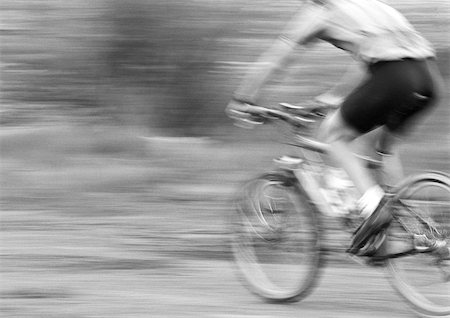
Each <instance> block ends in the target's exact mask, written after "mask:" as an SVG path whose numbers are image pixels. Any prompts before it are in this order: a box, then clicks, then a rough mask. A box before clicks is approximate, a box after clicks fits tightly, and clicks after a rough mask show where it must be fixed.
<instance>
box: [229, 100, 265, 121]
mask: <svg viewBox="0 0 450 318" xmlns="http://www.w3.org/2000/svg"><path fill="white" fill-rule="evenodd" d="M260 108H261V107H258V106H253V105H250V104H247V103H243V102H239V101H236V100H232V101H231V102H230V103H229V104H228V106H227V108H226V109H225V113H226V114H227V115H228V117H230V118H231V119H233V120H234V122H235V124H236V125H237V126H239V127H243V128H253V127H254V126H255V125H258V124H261V123H262V122H263V120H262V118H260V117H258V116H257V114H258V113H260V112H259V109H260Z"/></svg>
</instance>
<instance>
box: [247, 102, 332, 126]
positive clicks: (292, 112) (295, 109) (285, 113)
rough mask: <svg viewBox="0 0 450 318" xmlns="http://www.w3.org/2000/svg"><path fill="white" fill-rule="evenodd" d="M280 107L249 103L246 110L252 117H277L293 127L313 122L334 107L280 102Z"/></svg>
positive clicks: (265, 118)
mask: <svg viewBox="0 0 450 318" xmlns="http://www.w3.org/2000/svg"><path fill="white" fill-rule="evenodd" d="M280 107H281V108H282V109H284V110H278V109H272V108H266V107H261V106H253V105H249V108H248V110H247V111H246V112H247V113H248V114H250V115H251V116H253V117H255V118H254V119H256V120H258V119H262V120H264V121H267V120H272V119H279V120H282V121H285V122H286V123H288V124H290V125H292V126H295V127H304V126H307V125H308V124H311V123H314V122H315V121H316V119H317V118H319V117H324V116H325V114H326V111H328V110H329V109H331V108H334V107H332V106H328V105H326V106H321V105H319V106H313V107H304V106H295V105H291V104H287V103H282V104H280Z"/></svg>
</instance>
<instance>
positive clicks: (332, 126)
mask: <svg viewBox="0 0 450 318" xmlns="http://www.w3.org/2000/svg"><path fill="white" fill-rule="evenodd" d="M361 135H362V134H361V133H360V132H359V131H358V130H356V129H355V128H353V127H351V126H350V125H348V124H347V123H346V122H345V120H344V118H343V117H342V113H341V110H337V111H336V112H334V113H333V114H332V115H330V116H329V117H328V118H326V119H325V121H324V123H323V124H322V127H321V129H320V134H319V139H321V140H323V141H324V142H326V143H328V144H329V145H331V148H330V155H331V157H332V159H334V160H335V161H336V163H337V164H338V165H339V166H341V167H342V169H344V170H345V171H346V172H347V174H348V175H349V177H350V179H351V180H352V181H353V182H354V184H355V187H356V189H357V190H358V191H359V193H360V194H361V195H363V194H364V193H365V192H366V191H367V190H368V189H370V188H371V187H373V186H375V185H376V184H377V182H376V180H375V179H374V178H373V176H372V175H371V174H370V172H369V171H368V170H367V169H366V167H365V166H364V165H363V164H362V163H361V160H360V159H358V158H357V157H355V156H354V154H353V148H352V142H353V140H355V139H356V138H357V137H359V136H361Z"/></svg>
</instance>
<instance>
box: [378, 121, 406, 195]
mask: <svg viewBox="0 0 450 318" xmlns="http://www.w3.org/2000/svg"><path fill="white" fill-rule="evenodd" d="M376 137H377V140H376V143H375V145H374V148H375V150H376V152H377V154H378V155H379V156H380V159H381V160H382V161H383V171H381V173H379V175H378V178H379V179H378V180H379V181H381V183H382V184H384V185H385V186H387V187H389V188H392V187H394V186H395V185H396V184H398V183H399V182H400V181H401V180H403V178H404V173H403V165H402V163H401V160H400V154H399V150H398V147H396V146H397V145H398V144H399V143H400V142H401V140H402V136H401V135H400V134H397V133H395V132H393V131H391V130H389V129H388V128H387V127H382V128H381V129H380V131H379V133H378V134H377V136H376Z"/></svg>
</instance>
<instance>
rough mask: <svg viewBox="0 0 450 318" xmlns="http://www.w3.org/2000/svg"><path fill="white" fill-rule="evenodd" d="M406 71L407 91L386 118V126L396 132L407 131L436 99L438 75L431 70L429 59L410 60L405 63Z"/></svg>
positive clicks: (402, 132)
mask: <svg viewBox="0 0 450 318" xmlns="http://www.w3.org/2000/svg"><path fill="white" fill-rule="evenodd" d="M404 64H405V65H404V66H405V67H404V73H405V75H406V76H407V78H408V81H407V82H406V84H407V85H409V86H407V85H405V88H404V89H405V92H404V93H403V95H402V96H399V101H398V103H397V104H395V105H394V107H393V109H392V110H391V112H389V115H388V117H387V119H386V123H385V124H386V126H387V128H388V129H389V130H390V131H393V132H396V134H404V133H406V129H407V128H409V127H411V126H413V122H414V119H417V118H418V117H419V116H420V115H422V114H423V113H424V111H425V110H427V109H429V108H430V106H431V105H433V104H434V102H435V99H436V87H435V86H436V84H435V83H436V80H437V79H435V77H436V75H435V74H433V72H432V71H431V70H430V67H429V63H427V61H415V60H409V61H405V63H404Z"/></svg>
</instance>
